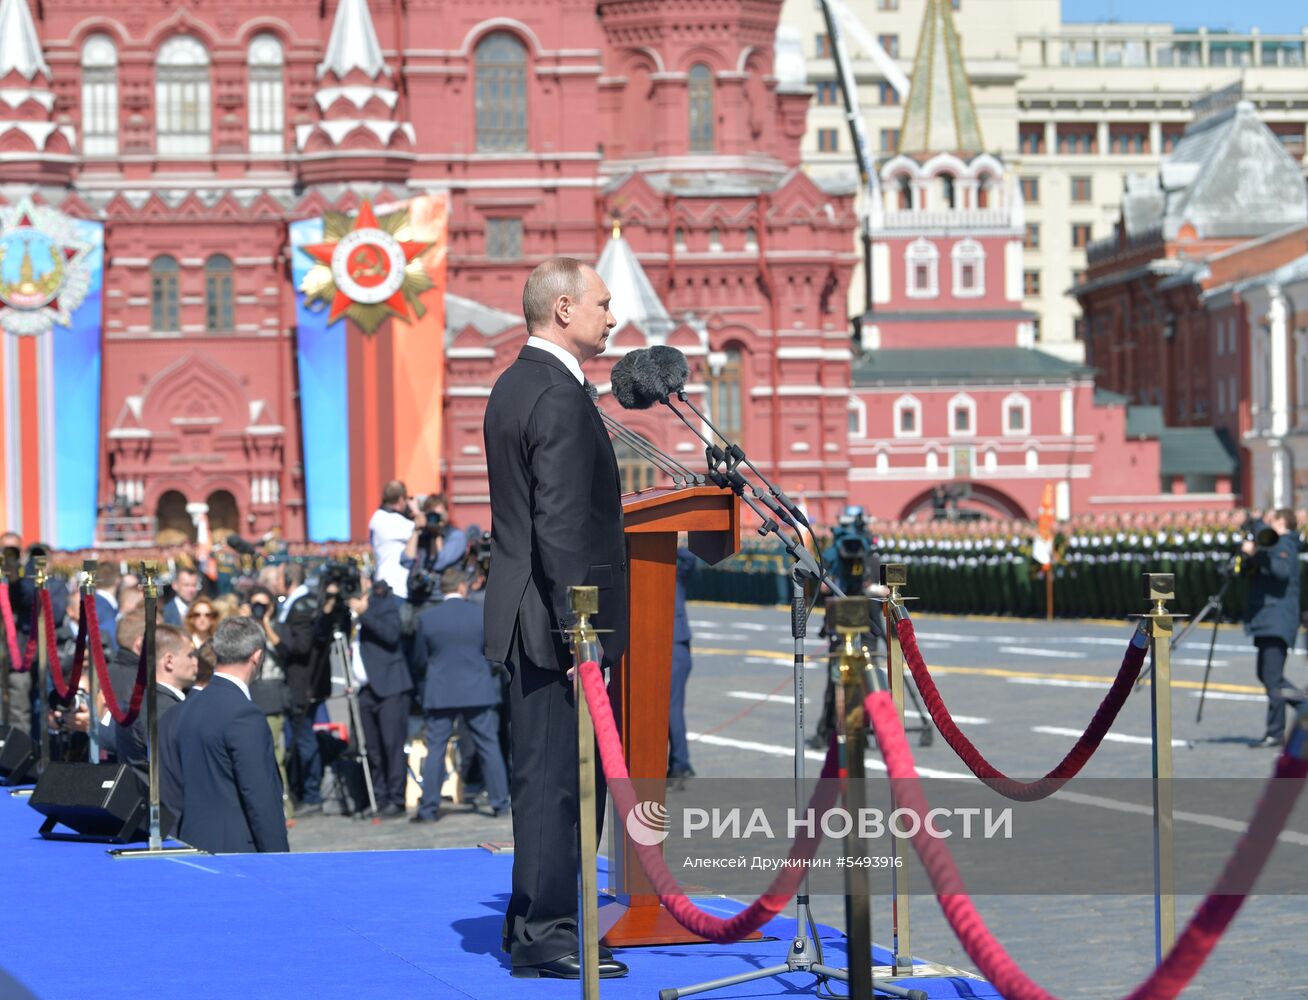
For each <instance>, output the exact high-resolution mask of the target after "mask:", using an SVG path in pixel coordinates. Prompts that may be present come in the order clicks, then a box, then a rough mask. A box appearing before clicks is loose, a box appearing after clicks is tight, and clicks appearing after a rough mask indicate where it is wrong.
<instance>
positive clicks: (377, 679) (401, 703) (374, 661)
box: [323, 580, 413, 819]
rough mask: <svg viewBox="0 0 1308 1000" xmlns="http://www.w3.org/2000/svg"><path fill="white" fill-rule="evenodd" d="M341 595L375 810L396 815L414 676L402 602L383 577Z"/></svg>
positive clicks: (327, 606) (329, 594)
mask: <svg viewBox="0 0 1308 1000" xmlns="http://www.w3.org/2000/svg"><path fill="white" fill-rule="evenodd" d="M331 588H332V585H331V584H329V585H328V590H327V591H326V597H325V599H324V601H323V614H324V615H325V616H329V615H331V613H332V610H333V609H334V607H335V606H336V601H337V600H338V597H337V594H336V592H335V591H333V590H332V589H331ZM342 590H344V588H342ZM342 597H343V599H344V601H345V604H346V605H347V606H348V608H349V612H350V618H351V619H352V624H353V626H354V627H353V629H352V638H351V641H350V651H351V656H350V661H351V662H350V673H351V676H352V683H353V684H354V685H355V686H356V687H357V692H358V693H357V698H358V706H359V722H360V725H361V726H362V727H363V736H364V742H365V743H366V744H367V752H368V769H369V770H370V771H371V772H372V787H373V795H374V798H375V799H376V802H377V815H378V816H380V817H381V818H382V819H394V818H396V817H399V816H403V815H404V786H405V782H406V780H407V779H408V763H407V761H406V759H405V756H404V739H405V737H406V736H407V735H408V731H409V695H410V694H411V693H412V692H413V678H412V676H411V675H410V674H409V664H408V661H407V659H406V658H405V655H404V642H403V639H404V636H403V628H402V626H401V622H400V604H401V601H400V599H399V598H397V597H395V596H394V595H393V594H392V593H391V589H390V587H388V586H387V585H386V582H385V581H384V580H377V581H375V582H373V584H372V586H371V587H369V586H368V585H367V583H366V581H365V582H364V583H363V585H362V587H361V588H359V589H358V590H356V591H355V593H354V595H353V596H345V595H344V594H343V595H342ZM347 629H348V626H347ZM346 634H347V635H350V634H351V632H350V631H347V632H346Z"/></svg>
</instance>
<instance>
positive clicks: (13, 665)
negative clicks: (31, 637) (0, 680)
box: [0, 580, 23, 671]
mask: <svg viewBox="0 0 1308 1000" xmlns="http://www.w3.org/2000/svg"><path fill="white" fill-rule="evenodd" d="M0 620H2V621H3V622H4V627H5V642H7V643H8V644H9V669H10V670H14V671H22V669H23V661H22V660H21V659H20V658H19V656H18V629H17V626H15V625H14V605H13V603H12V602H11V601H10V600H9V581H8V580H6V581H4V582H3V583H0Z"/></svg>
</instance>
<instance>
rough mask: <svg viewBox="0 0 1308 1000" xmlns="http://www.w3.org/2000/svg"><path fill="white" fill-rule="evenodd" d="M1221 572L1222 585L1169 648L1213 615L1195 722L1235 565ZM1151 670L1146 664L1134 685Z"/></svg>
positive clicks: (1200, 718) (1201, 707)
mask: <svg viewBox="0 0 1308 1000" xmlns="http://www.w3.org/2000/svg"><path fill="white" fill-rule="evenodd" d="M1221 572H1222V585H1221V586H1220V587H1218V588H1217V590H1216V591H1215V592H1214V593H1211V594H1209V595H1208V600H1206V601H1205V602H1204V606H1203V607H1202V608H1200V609H1199V611H1198V613H1197V614H1196V615H1195V616H1194V617H1193V618H1191V619H1190V620H1189V621H1188V622H1186V623H1185V628H1183V629H1181V631H1179V632H1177V633H1176V635H1174V636H1173V637H1172V642H1171V648H1172V649H1176V648H1177V647H1178V646H1180V645H1181V643H1183V642H1185V639H1186V636H1188V635H1189V634H1190V633H1191V632H1193V631H1194V630H1195V628H1196V627H1198V625H1199V624H1200V622H1203V621H1206V620H1207V618H1208V616H1209V615H1212V616H1213V628H1212V631H1211V632H1210V633H1209V636H1208V657H1207V661H1206V662H1205V663H1204V682H1203V686H1202V687H1201V688H1200V689H1199V709H1198V711H1196V712H1195V717H1194V721H1195V722H1203V721H1204V699H1205V698H1206V697H1207V696H1208V679H1209V677H1211V676H1212V673H1213V652H1214V651H1215V650H1216V649H1217V627H1218V626H1219V625H1220V624H1221V623H1222V602H1223V599H1224V598H1225V597H1226V592H1227V591H1228V590H1229V589H1230V588H1231V581H1232V580H1233V579H1235V575H1236V574H1235V567H1234V566H1231V565H1228V566H1225V567H1223V568H1222V571H1221ZM1151 670H1152V667H1151V665H1150V664H1146V665H1145V668H1144V669H1143V670H1141V671H1140V676H1139V678H1138V679H1137V680H1136V682H1135V686H1136V687H1139V686H1140V685H1141V684H1143V683H1144V682H1145V681H1146V680H1148V679H1149V674H1150V672H1151Z"/></svg>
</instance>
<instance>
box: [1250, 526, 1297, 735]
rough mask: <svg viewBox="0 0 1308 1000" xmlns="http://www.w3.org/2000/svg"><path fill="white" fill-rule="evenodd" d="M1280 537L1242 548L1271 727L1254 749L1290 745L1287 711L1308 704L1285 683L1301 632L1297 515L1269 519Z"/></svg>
mask: <svg viewBox="0 0 1308 1000" xmlns="http://www.w3.org/2000/svg"><path fill="white" fill-rule="evenodd" d="M1267 526H1268V527H1270V528H1272V529H1273V530H1275V531H1276V533H1277V535H1278V537H1277V540H1276V544H1275V545H1272V546H1270V547H1268V548H1259V547H1258V545H1257V543H1256V542H1254V541H1253V540H1252V539H1249V540H1246V541H1245V543H1244V546H1243V550H1244V554H1245V557H1246V558H1247V560H1248V563H1249V565H1250V566H1251V567H1252V575H1251V577H1250V580H1249V603H1248V606H1247V608H1246V612H1245V631H1246V632H1248V633H1249V634H1250V635H1252V636H1253V640H1254V645H1255V646H1256V647H1257V648H1258V679H1259V680H1260V681H1262V684H1263V687H1264V688H1265V689H1266V691H1267V725H1266V728H1265V729H1264V731H1263V738H1262V739H1261V740H1258V741H1257V742H1256V743H1252V744H1250V746H1252V747H1280V746H1282V745H1283V744H1284V743H1285V706H1286V704H1287V703H1288V704H1291V705H1294V706H1295V707H1296V708H1298V707H1299V706H1301V705H1303V704H1304V693H1303V692H1302V691H1300V690H1299V689H1298V688H1297V687H1295V686H1294V685H1293V684H1291V683H1290V682H1289V681H1288V680H1286V677H1285V657H1286V653H1287V652H1288V651H1289V650H1290V649H1293V648H1294V640H1295V636H1296V635H1297V634H1298V632H1299V533H1298V530H1297V529H1298V523H1297V519H1296V518H1295V515H1294V511H1292V510H1276V511H1272V512H1271V513H1270V514H1268V516H1267Z"/></svg>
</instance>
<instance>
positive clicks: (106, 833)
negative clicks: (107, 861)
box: [27, 761, 172, 844]
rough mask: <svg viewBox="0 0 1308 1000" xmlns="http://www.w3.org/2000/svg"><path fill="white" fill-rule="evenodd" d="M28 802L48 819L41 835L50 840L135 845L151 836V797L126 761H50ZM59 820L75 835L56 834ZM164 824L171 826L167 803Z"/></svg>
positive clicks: (162, 817)
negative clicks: (104, 762) (115, 762)
mask: <svg viewBox="0 0 1308 1000" xmlns="http://www.w3.org/2000/svg"><path fill="white" fill-rule="evenodd" d="M27 801H28V804H29V805H30V806H31V807H32V808H33V809H35V810H36V811H37V812H39V813H41V814H42V815H43V816H45V817H46V820H45V823H43V824H42V825H41V836H42V837H45V838H46V839H47V840H94V841H103V842H106V843H112V844H131V843H134V842H136V841H142V840H148V839H149V836H150V829H149V827H150V808H149V798H148V795H147V793H146V789H145V787H144V785H143V783H142V782H141V780H140V779H139V778H138V777H137V776H136V772H135V771H133V770H132V769H131V768H130V767H128V766H127V765H126V764H74V763H68V762H65V761H51V762H50V765H49V766H48V767H47V768H46V769H45V773H44V774H42V775H41V778H40V780H39V781H37V783H36V789H35V790H34V791H33V792H32V795H31V798H29V799H28V800H27ZM56 824H62V825H63V826H66V827H68V829H70V830H72V831H73V833H71V834H68V833H56V832H55V825H56ZM160 826H161V828H162V829H163V830H165V831H167V830H169V829H170V828H171V827H172V819H171V817H169V816H167V815H166V813H165V810H163V809H162V807H161V808H160Z"/></svg>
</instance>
